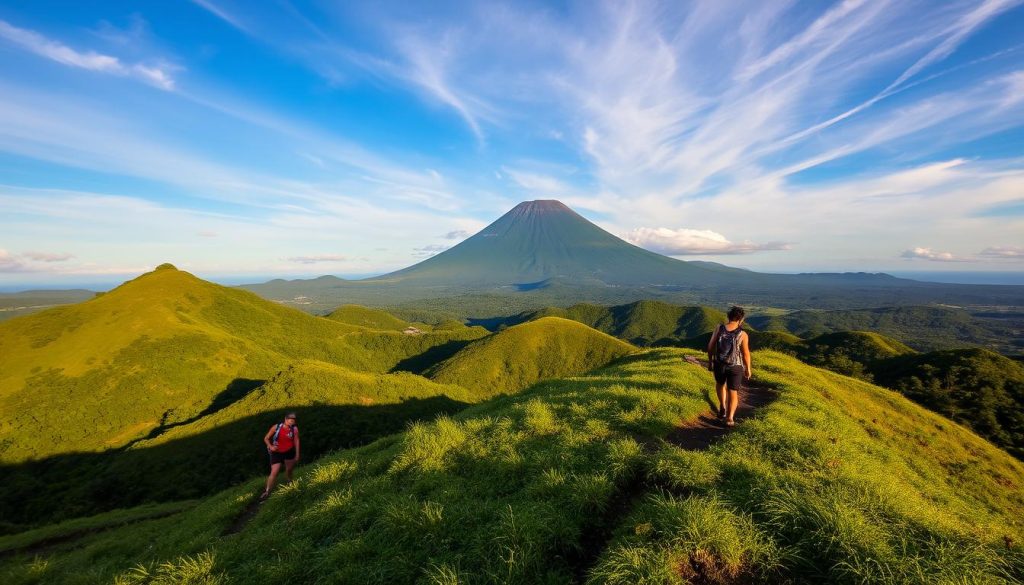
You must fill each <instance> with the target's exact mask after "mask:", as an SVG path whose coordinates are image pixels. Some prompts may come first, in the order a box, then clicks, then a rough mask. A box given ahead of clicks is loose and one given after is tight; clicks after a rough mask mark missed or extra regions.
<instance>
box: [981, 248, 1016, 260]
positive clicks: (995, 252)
mask: <svg viewBox="0 0 1024 585" xmlns="http://www.w3.org/2000/svg"><path fill="white" fill-rule="evenodd" d="M978 255H979V256H984V257H987V258H997V259H1001V260H1024V247H1020V246H990V247H988V248H985V249H984V250H982V251H981V252H979V253H978Z"/></svg>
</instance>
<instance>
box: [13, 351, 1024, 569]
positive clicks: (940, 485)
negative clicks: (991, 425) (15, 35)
mask: <svg viewBox="0 0 1024 585" xmlns="http://www.w3.org/2000/svg"><path fill="white" fill-rule="evenodd" d="M682 356H683V352H682V351H681V350H677V349H657V350H649V351H647V352H644V353H642V354H640V355H638V356H635V357H633V358H631V359H629V360H623V361H620V362H618V363H616V364H615V365H612V366H609V367H607V368H604V369H602V370H600V371H597V372H594V373H592V374H589V375H586V376H582V377H578V378H570V379H564V380H555V381H549V382H545V383H542V384H539V385H537V386H535V387H533V388H531V389H529V390H527V391H526V392H524V393H521V394H517V395H514V396H510V397H502V398H498V399H496V400H492V401H489V402H487V403H485V404H481V405H479V406H475V407H471V408H469V409H466V410H464V411H462V412H461V413H459V414H457V415H454V416H452V417H441V418H439V419H437V420H436V421H433V422H430V423H416V424H413V425H412V426H411V427H410V428H409V429H408V430H407V431H406V432H404V433H402V434H400V435H396V436H392V437H388V438H385V439H382V440H379V441H377V442H375V443H373V444H371V445H368V446H366V447H362V448H359V449H354V450H349V451H345V452H341V453H338V454H336V455H333V456H330V457H327V458H324V459H322V460H321V461H320V462H319V463H318V464H316V465H314V466H312V467H307V468H305V469H300V473H299V476H298V481H297V482H296V483H295V484H294V485H291V486H288V487H286V488H283V489H281V490H279V491H278V492H277V493H275V494H274V495H273V496H272V497H271V498H270V500H269V501H268V502H267V503H266V504H264V505H263V506H262V507H261V508H260V510H259V512H258V514H257V515H256V516H255V517H254V518H253V519H252V521H251V522H249V523H244V522H238V523H236V519H238V518H239V517H240V514H242V513H243V511H244V509H245V508H246V507H247V506H248V503H249V502H250V501H251V500H252V498H253V493H254V492H255V491H256V490H257V489H258V487H257V484H258V482H259V481H260V480H258V479H254V480H253V481H251V482H249V483H247V484H244V485H242V486H240V487H238V488H236V489H232V490H229V491H226V492H224V493H222V494H220V495H218V496H215V497H213V498H209V499H207V500H206V501H204V502H202V503H200V504H198V505H197V506H195V507H193V508H190V509H187V510H184V511H182V512H180V513H178V514H176V515H174V516H171V517H168V518H164V519H155V520H143V521H140V522H137V523H135V524H132V525H129V526H123V527H120V528H113V529H111V530H109V531H106V532H100V533H96V534H90V535H85V536H83V537H81V538H79V539H78V540H76V541H75V542H73V543H69V544H67V545H64V548H62V547H61V546H57V548H55V549H51V550H49V551H44V552H42V553H40V554H39V555H38V556H37V555H36V554H34V553H23V554H20V555H15V556H12V557H8V558H7V559H6V560H5V561H4V562H3V565H2V566H0V574H2V575H3V576H4V578H5V582H7V583H13V584H20V583H42V582H45V583H109V582H117V583H170V582H189V583H242V582H244V583H252V584H262V583H268V584H269V583H278V582H280V581H281V580H282V579H286V580H290V581H294V582H304V583H307V582H336V583H367V584H376V583H381V584H383V583H524V584H525V583H584V582H586V583H594V584H597V583H609V584H634V583H684V582H698V583H751V582H756V583H780V582H790V583H808V582H838V583H846V582H850V583H853V582H877V583H968V582H970V583H1004V582H1011V583H1012V582H1020V581H1021V580H1022V579H1024V549H1022V546H1021V543H1022V542H1024V528H1022V526H1021V524H1020V520H1019V515H1020V510H1021V509H1022V507H1024V492H1022V490H1021V489H1020V486H1022V485H1024V465H1022V464H1021V463H1020V462H1018V461H1016V460H1014V459H1012V458H1011V457H1009V456H1008V455H1006V454H1005V453H1003V452H1002V451H1000V450H998V449H996V448H994V447H993V446H992V445H990V444H989V443H987V442H985V441H984V440H982V439H980V438H978V437H976V436H975V435H973V434H972V433H970V432H969V431H967V430H966V429H964V428H963V427H960V426H959V425H956V424H955V423H951V422H949V421H947V420H946V419H943V418H942V417H940V416H938V415H936V414H933V413H931V412H928V411H926V410H924V409H922V408H920V407H918V406H917V405H915V404H913V403H911V402H909V401H907V400H906V399H904V398H902V397H900V396H899V395H897V394H895V393H893V392H891V391H888V390H884V389H881V388H878V387H875V386H872V385H870V384H867V383H864V382H860V381H857V380H854V379H851V378H847V377H843V376H839V375H837V374H833V373H829V372H827V371H823V370H819V369H815V368H812V367H809V366H806V365H804V364H801V363H800V362H798V361H796V360H795V359H793V358H790V357H787V356H784V355H781V354H777V353H772V352H761V353H758V354H757V355H755V362H756V363H757V364H758V375H759V377H760V380H759V382H760V383H761V384H767V385H770V386H772V387H774V388H775V389H776V390H777V392H778V399H777V400H776V401H774V402H772V403H770V404H769V405H768V406H765V407H763V408H762V409H761V410H760V411H758V412H757V413H756V416H755V418H754V419H751V420H747V421H742V422H741V424H740V425H739V426H738V427H737V428H736V430H735V431H733V432H732V433H730V434H728V435H727V436H725V438H724V439H723V440H722V441H721V442H719V443H717V444H716V445H714V446H712V447H711V448H710V449H708V450H704V451H693V450H688V449H684V448H681V447H679V446H677V445H676V444H675V443H674V442H673V438H672V437H673V432H674V429H675V426H676V425H677V424H679V422H680V421H685V420H690V419H692V418H693V417H696V416H697V415H698V414H699V413H701V412H706V411H707V410H708V404H707V402H706V400H707V398H708V392H709V389H710V387H711V377H710V373H708V372H706V371H704V370H702V369H700V368H697V367H694V366H689V365H685V364H684V362H683V360H682Z"/></svg>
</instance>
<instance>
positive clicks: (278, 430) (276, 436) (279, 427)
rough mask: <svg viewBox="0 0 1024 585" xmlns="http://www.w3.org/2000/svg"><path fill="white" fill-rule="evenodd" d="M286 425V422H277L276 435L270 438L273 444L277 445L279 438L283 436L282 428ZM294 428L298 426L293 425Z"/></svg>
mask: <svg viewBox="0 0 1024 585" xmlns="http://www.w3.org/2000/svg"><path fill="white" fill-rule="evenodd" d="M284 427H285V424H284V423H277V426H276V427H275V428H274V436H273V437H271V438H270V444H271V445H275V446H276V445H277V438H278V437H279V436H281V429H283V428H284ZM292 428H293V429H294V428H296V427H294V426H293V427H292Z"/></svg>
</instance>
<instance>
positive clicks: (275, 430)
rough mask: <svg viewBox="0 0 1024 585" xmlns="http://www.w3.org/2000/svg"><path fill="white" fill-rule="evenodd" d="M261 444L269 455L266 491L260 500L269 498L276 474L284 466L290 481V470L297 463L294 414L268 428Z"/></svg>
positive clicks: (297, 447)
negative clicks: (264, 445)
mask: <svg viewBox="0 0 1024 585" xmlns="http://www.w3.org/2000/svg"><path fill="white" fill-rule="evenodd" d="M263 443H264V444H266V446H267V453H269V454H270V477H268V478H267V489H265V490H263V495H262V496H260V498H261V499H266V498H267V497H268V496H270V490H272V489H274V482H275V481H276V480H277V474H278V473H279V472H280V471H281V465H282V464H284V473H285V475H286V476H287V477H288V481H289V482H291V481H292V469H295V464H296V463H298V462H299V427H297V426H295V413H294V412H289V413H288V414H286V415H284V422H279V423H277V424H276V425H274V426H272V427H270V430H269V431H267V434H266V436H264V437H263Z"/></svg>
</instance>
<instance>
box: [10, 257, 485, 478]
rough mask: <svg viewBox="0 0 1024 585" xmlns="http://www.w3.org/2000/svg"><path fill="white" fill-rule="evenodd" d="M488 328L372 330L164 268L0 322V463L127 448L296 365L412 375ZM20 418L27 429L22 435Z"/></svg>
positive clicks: (449, 353) (220, 404)
mask: <svg viewBox="0 0 1024 585" xmlns="http://www.w3.org/2000/svg"><path fill="white" fill-rule="evenodd" d="M486 334H487V331H486V330H484V329H482V328H479V327H477V328H468V327H464V326H460V327H450V328H446V329H443V330H437V331H431V332H427V333H423V334H421V335H405V334H403V333H401V332H399V331H384V332H380V331H372V330H370V329H367V328H366V327H362V326H355V325H350V324H344V323H339V322H337V321H333V320H330V319H323V318H317V317H312V316H310V315H308V314H306V313H303V312H301V311H297V310H294V309H289V308H286V307H282V306H280V305H278V304H276V303H271V302H268V301H265V300H263V299H261V298H259V297H257V296H256V295H254V294H252V293H249V292H246V291H243V290H239V289H233V288H226V287H222V286H218V285H215V284H211V283H208V282H205V281H202V280H200V279H198V278H195V277H194V276H192V275H190V274H188V273H185V272H181V271H178V270H176V269H174V268H173V267H172V266H170V265H165V266H164V267H161V268H160V269H158V270H156V271H154V272H151V273H148V274H144V275H142V276H140V277H139V278H136V279H135V280H132V281H129V282H127V283H125V284H123V285H122V286H120V287H118V288H117V289H115V290H113V291H111V292H110V293H107V294H105V295H102V296H99V297H97V298H95V299H92V300H90V301H87V302H84V303H81V304H77V305H68V306H63V307H58V308H55V309H50V310H48V311H43V312H41V313H38V314H35V315H30V316H28V317H22V318H18V319H12V320H10V321H6V322H4V323H2V324H0V412H2V413H3V414H4V416H3V418H2V419H0V464H11V463H18V462H22V461H27V460H30V459H38V458H41V457H46V456H51V455H56V454H60V453H66V452H72V451H78V452H82V451H84V452H100V451H104V450H106V449H111V448H120V447H124V446H125V445H128V444H129V443H131V442H132V441H135V440H138V439H141V438H144V437H146V436H149V435H151V434H152V433H154V432H156V433H159V432H162V430H163V429H166V428H168V427H170V426H175V425H181V424H184V423H186V422H190V421H193V420H195V419H196V418H197V417H199V416H203V415H205V414H208V413H209V412H210V411H211V409H216V408H219V407H221V406H222V405H223V404H224V403H225V402H228V403H229V402H230V401H231V400H233V399H236V398H237V397H238V396H240V395H242V394H244V391H245V389H246V388H249V389H251V388H252V386H253V385H254V384H255V385H258V383H259V382H260V381H262V380H266V379H268V378H270V377H272V376H274V375H275V374H276V373H277V372H279V371H280V370H282V369H283V368H285V367H287V366H288V365H289V364H290V363H292V362H294V361H296V360H302V359H312V360H318V361H322V362H327V363H331V364H335V365H339V366H344V367H347V368H350V369H353V370H358V371H367V372H378V373H384V372H388V371H391V370H393V369H395V370H410V371H418V370H422V369H423V368H425V367H427V366H429V365H430V363H432V362H430V363H425V362H426V361H429V360H430V359H433V360H434V361H436V360H437V359H442V358H443V357H447V356H448V355H451V354H453V353H454V352H455V351H457V350H458V349H459V348H461V347H462V346H464V345H465V343H467V342H468V341H470V340H473V339H478V338H480V337H482V336H484V335H486ZM428 352H433V353H428ZM55 413H59V416H55ZM26 425H27V426H31V428H32V432H31V433H25V432H20V430H21V429H23V428H24V427H25V426H26Z"/></svg>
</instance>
